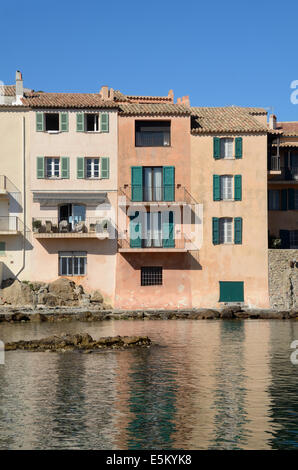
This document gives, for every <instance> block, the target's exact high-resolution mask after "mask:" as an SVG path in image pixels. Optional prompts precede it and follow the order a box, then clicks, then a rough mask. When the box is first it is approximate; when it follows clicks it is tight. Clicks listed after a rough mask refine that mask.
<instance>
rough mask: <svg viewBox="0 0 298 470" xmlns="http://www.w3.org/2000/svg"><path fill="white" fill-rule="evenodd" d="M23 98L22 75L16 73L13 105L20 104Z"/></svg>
mask: <svg viewBox="0 0 298 470" xmlns="http://www.w3.org/2000/svg"><path fill="white" fill-rule="evenodd" d="M23 96H24V87H23V77H22V73H21V72H20V71H19V70H17V71H16V99H15V103H14V104H22V101H21V98H23Z"/></svg>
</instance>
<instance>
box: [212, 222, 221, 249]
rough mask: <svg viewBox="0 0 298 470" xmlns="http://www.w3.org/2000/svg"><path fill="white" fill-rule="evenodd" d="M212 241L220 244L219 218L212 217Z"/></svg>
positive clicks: (214, 243)
mask: <svg viewBox="0 0 298 470" xmlns="http://www.w3.org/2000/svg"><path fill="white" fill-rule="evenodd" d="M212 242H213V245H219V218H218V217H212Z"/></svg>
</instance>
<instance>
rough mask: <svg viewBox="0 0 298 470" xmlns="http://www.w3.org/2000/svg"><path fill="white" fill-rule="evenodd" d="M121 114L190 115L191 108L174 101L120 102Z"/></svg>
mask: <svg viewBox="0 0 298 470" xmlns="http://www.w3.org/2000/svg"><path fill="white" fill-rule="evenodd" d="M119 108H120V114H121V115H131V116H134V115H135V116H190V114H191V110H190V108H187V107H186V106H183V105H181V104H174V103H128V104H126V103H122V104H119Z"/></svg>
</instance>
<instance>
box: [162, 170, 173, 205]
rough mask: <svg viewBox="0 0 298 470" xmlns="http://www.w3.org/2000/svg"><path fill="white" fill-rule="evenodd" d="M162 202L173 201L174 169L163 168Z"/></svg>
mask: <svg viewBox="0 0 298 470" xmlns="http://www.w3.org/2000/svg"><path fill="white" fill-rule="evenodd" d="M163 200H164V201H168V202H171V201H175V167H174V166H164V167H163Z"/></svg>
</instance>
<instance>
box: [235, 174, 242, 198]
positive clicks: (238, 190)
mask: <svg viewBox="0 0 298 470" xmlns="http://www.w3.org/2000/svg"><path fill="white" fill-rule="evenodd" d="M234 199H235V201H241V200H242V176H241V175H235V177H234Z"/></svg>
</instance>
